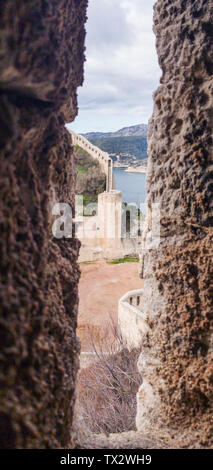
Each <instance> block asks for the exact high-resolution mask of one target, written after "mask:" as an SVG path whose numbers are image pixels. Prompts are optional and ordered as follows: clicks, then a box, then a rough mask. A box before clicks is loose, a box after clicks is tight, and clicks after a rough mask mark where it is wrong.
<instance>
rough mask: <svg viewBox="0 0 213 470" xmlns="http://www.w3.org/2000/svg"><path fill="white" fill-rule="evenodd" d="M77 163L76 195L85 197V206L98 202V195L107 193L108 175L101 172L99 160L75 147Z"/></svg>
mask: <svg viewBox="0 0 213 470" xmlns="http://www.w3.org/2000/svg"><path fill="white" fill-rule="evenodd" d="M75 156H76V163H77V186H76V193H77V194H79V195H83V198H84V204H85V205H86V204H87V203H89V202H96V201H97V199H98V194H100V193H102V192H103V191H105V188H106V175H105V173H103V172H102V171H101V168H100V165H99V162H98V160H95V159H94V158H92V157H91V156H90V155H89V154H88V153H87V152H86V151H85V150H83V149H81V148H80V147H78V146H77V145H76V146H75Z"/></svg>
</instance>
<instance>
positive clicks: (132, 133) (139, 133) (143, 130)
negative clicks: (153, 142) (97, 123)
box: [82, 124, 148, 140]
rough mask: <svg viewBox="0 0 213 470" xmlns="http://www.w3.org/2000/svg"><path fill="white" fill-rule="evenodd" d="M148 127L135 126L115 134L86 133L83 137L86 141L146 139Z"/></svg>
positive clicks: (143, 125) (124, 128) (144, 125)
mask: <svg viewBox="0 0 213 470" xmlns="http://www.w3.org/2000/svg"><path fill="white" fill-rule="evenodd" d="M147 132H148V125H147V124H137V125H135V126H130V127H123V128H122V129H119V130H118V131H116V132H87V133H86V134H82V135H84V137H86V139H88V140H92V139H105V138H109V137H110V138H113V137H147Z"/></svg>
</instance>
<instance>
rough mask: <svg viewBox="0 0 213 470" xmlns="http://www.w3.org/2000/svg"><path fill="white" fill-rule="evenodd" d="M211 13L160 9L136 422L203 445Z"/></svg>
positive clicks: (208, 379) (198, 7)
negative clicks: (154, 209)
mask: <svg viewBox="0 0 213 470" xmlns="http://www.w3.org/2000/svg"><path fill="white" fill-rule="evenodd" d="M212 15H213V6H212V2H211V0H195V1H193V2H192V1H191V0H158V2H157V3H156V5H155V13H154V31H155V34H156V38H157V51H158V57H159V62H160V65H161V68H162V71H163V75H162V78H161V85H160V87H159V88H158V89H157V91H156V92H155V94H154V112H153V116H152V119H151V122H150V126H149V156H150V158H149V166H148V174H147V192H148V194H147V200H148V205H149V206H150V207H151V204H152V203H160V209H161V227H160V228H161V237H162V239H161V244H160V246H159V247H158V249H157V250H150V251H149V252H146V253H144V268H143V275H144V278H145V281H144V311H145V313H146V315H147V317H148V322H149V325H150V328H151V332H150V334H149V335H147V337H146V338H145V339H144V341H143V346H142V354H141V358H140V361H139V370H140V372H141V374H142V376H143V377H144V379H145V380H144V382H143V384H142V387H141V389H140V392H139V393H138V416H137V425H138V429H139V430H143V429H144V425H145V427H147V428H148V427H149V426H150V423H151V424H152V425H153V424H155V425H162V424H166V425H169V426H171V425H172V426H176V427H177V428H179V429H184V428H188V429H190V430H198V431H199V437H198V442H197V445H198V446H199V445H201V443H202V442H203V443H204V444H205V445H212V434H213V433H212V431H213V425H212V398H213V373H212V370H213V368H212V365H213V363H212V343H213V338H212V330H210V328H212V285H211V282H212V277H211V263H212V238H211V237H212V221H213V212H212V188H213V179H212V170H213V162H212V124H213V121H212V116H213V114H212V113H213V103H212V91H213V90H212V89H213V80H212V72H213V50H212V43H211V41H212ZM150 228H151V227H149V230H150ZM147 356H148V358H149V361H145V362H144V357H147ZM144 363H145V364H146V367H144ZM149 386H151V389H150V388H149ZM153 397H154V398H153Z"/></svg>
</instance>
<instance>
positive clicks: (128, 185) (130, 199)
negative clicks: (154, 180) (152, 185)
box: [113, 168, 146, 207]
mask: <svg viewBox="0 0 213 470" xmlns="http://www.w3.org/2000/svg"><path fill="white" fill-rule="evenodd" d="M113 175H114V180H115V188H116V189H118V190H119V191H122V202H127V203H128V204H136V205H137V206H138V207H139V206H140V204H141V203H143V204H144V203H145V199H146V175H145V174H144V173H127V172H126V171H125V169H124V168H114V170H113Z"/></svg>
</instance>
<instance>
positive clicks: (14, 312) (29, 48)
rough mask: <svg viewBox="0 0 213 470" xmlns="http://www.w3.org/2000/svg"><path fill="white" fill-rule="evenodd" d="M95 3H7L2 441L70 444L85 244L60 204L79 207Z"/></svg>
mask: <svg viewBox="0 0 213 470" xmlns="http://www.w3.org/2000/svg"><path fill="white" fill-rule="evenodd" d="M86 4H87V0H78V1H75V0H52V1H51V2H50V1H46V0H32V1H30V2H25V1H20V0H2V1H1V5H0V10H1V11H0V46H1V52H0V139H1V140H0V155H1V177H0V178H1V202H0V214H1V215H0V220H1V241H0V244H1V256H0V271H1V283H0V297H1V299H0V304H1V319H0V326H1V333H0V343H1V352H0V357H1V374H0V379H1V408H0V446H1V447H3V448H8V447H9V448H13V447H18V448H20V447H21V448H31V447H34V448H57V447H63V446H66V445H68V443H69V444H70V440H71V439H72V436H71V424H72V413H73V402H74V389H75V378H76V373H77V369H78V351H79V345H78V341H77V339H76V317H77V304H78V293H77V283H78V279H79V269H78V266H77V261H76V260H77V256H78V251H79V242H78V241H77V240H76V239H74V238H72V239H67V240H65V239H61V240H57V239H55V238H54V237H53V235H52V231H51V227H52V223H53V221H54V217H53V216H52V215H51V208H52V203H53V202H54V201H57V202H65V203H69V204H70V205H71V206H72V207H73V205H74V192H75V178H76V170H75V165H74V157H73V147H72V142H71V136H70V134H69V133H68V132H67V131H66V130H65V128H64V124H65V123H66V122H70V121H72V120H73V119H74V118H75V116H76V114H77V98H76V89H77V87H78V86H79V85H81V84H82V81H83V61H84V37H85V31H84V23H85V21H86V13H85V12H86Z"/></svg>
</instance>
